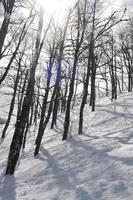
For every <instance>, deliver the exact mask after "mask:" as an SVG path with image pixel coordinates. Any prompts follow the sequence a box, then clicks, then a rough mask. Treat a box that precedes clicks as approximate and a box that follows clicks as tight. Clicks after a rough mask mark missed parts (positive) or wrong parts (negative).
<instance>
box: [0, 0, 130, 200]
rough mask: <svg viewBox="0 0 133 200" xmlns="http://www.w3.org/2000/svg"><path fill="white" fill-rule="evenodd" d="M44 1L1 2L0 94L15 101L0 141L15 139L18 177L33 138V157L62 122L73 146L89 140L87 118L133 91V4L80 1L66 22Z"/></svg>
mask: <svg viewBox="0 0 133 200" xmlns="http://www.w3.org/2000/svg"><path fill="white" fill-rule="evenodd" d="M44 3H47V2H44ZM42 4H43V3H39V1H37V0H1V1H0V24H1V28H0V90H2V89H3V88H7V93H9V95H10V97H11V98H10V101H9V105H8V111H7V114H6V120H5V119H3V117H2V115H1V117H0V131H1V135H0V137H1V139H0V140H1V141H0V144H4V142H5V140H6V139H7V138H8V137H9V138H10V140H9V141H10V143H9V144H8V157H7V159H6V166H5V165H4V167H2V170H3V177H6V176H7V175H8V176H9V175H14V174H15V172H16V167H17V166H18V165H19V162H20V160H21V154H22V152H24V151H25V149H26V148H27V146H28V144H29V143H28V138H29V137H32V136H34V146H33V147H32V156H33V158H34V159H36V158H38V156H39V155H40V152H41V148H42V143H43V144H44V146H45V133H46V132H47V134H49V132H50V131H53V132H54V131H55V132H56V129H57V128H58V127H60V122H59V121H60V117H61V119H62V129H61V131H60V133H58V134H59V136H60V142H61V145H63V144H64V145H65V144H66V143H64V142H67V140H68V141H71V140H73V138H74V137H76V135H78V136H79V137H82V135H84V133H85V129H86V123H87V119H86V112H87V109H89V110H90V112H89V113H88V114H87V116H88V117H89V116H94V113H96V112H97V104H98V102H99V101H102V99H107V100H108V101H109V102H110V104H111V105H112V104H113V103H116V102H117V101H119V96H121V95H123V94H126V93H129V92H130V94H132V90H133V13H132V7H129V6H128V4H127V5H126V4H124V3H123V4H121V5H120V6H119V5H118V6H114V7H113V6H112V4H111V3H110V2H109V1H106V0H77V1H73V4H71V6H69V7H67V9H66V10H65V11H64V12H65V13H64V15H63V18H62V19H61V21H60V20H59V16H58V19H57V18H56V17H54V11H53V13H52V14H51V15H48V14H47V12H46V10H45V6H42ZM57 6H58V5H57ZM3 90H4V89H3ZM113 105H114V104H113ZM123 105H124V104H123ZM101 106H102V104H101ZM103 106H104V101H103ZM1 107H2V105H1ZM105 107H106V105H105ZM75 109H76V117H77V118H76V119H77V120H76V124H75V125H74V126H76V128H77V129H76V134H75V135H73V134H72V133H71V130H70V129H71V122H72V119H73V116H72V115H73V112H74V111H75ZM110 112H111V111H110ZM101 117H102V116H101ZM99 118H100V116H99ZM84 119H85V120H84ZM2 120H4V122H2ZM88 123H90V122H89V121H88ZM88 126H89V124H88ZM10 130H12V131H10ZM31 130H32V131H31ZM10 132H11V133H10ZM9 135H10V136H9ZM31 135H32V136H31ZM95 137H97V136H95ZM94 139H95V138H94ZM51 142H52V137H51ZM49 143H50V142H49ZM79 143H80V141H79ZM77 145H78V144H77ZM0 148H1V147H0ZM64 151H66V150H64ZM79 162H82V161H79ZM44 181H45V180H44ZM3 199H4V198H3ZM5 199H6V198H5ZM13 199H15V198H13ZM18 199H20V198H18ZM23 199H24V198H23ZM43 199H50V198H43ZM53 199H54V198H53ZM55 199H56V198H55ZM57 199H59V198H57ZM68 199H70V198H68ZM73 199H74V198H72V200H73ZM77 199H78V198H77ZM81 199H82V200H88V199H89V197H86V198H85V196H84V198H81ZM90 199H91V198H90ZM95 199H98V197H97V198H95ZM110 199H117V198H110ZM120 199H123V198H120ZM125 199H126V198H125ZM130 199H132V198H129V200H130Z"/></svg>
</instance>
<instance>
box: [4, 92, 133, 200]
mask: <svg viewBox="0 0 133 200" xmlns="http://www.w3.org/2000/svg"><path fill="white" fill-rule="evenodd" d="M78 110H79V107H78V106H77V107H75V108H74V110H73V112H72V121H71V127H70V134H69V138H68V140H67V141H63V142H62V141H61V139H62V133H63V116H62V115H60V116H59V119H58V125H57V127H56V128H55V130H50V128H47V131H46V132H45V135H44V138H43V143H42V146H41V150H40V153H39V155H38V156H37V157H36V158H34V156H33V152H34V147H35V146H34V141H35V130H34V129H33V128H31V130H30V132H29V135H28V141H27V145H26V149H25V150H24V151H22V152H21V156H20V160H19V163H18V165H17V169H16V172H15V175H14V176H6V177H4V176H3V175H4V170H5V167H6V161H7V156H8V151H9V144H10V140H11V135H12V134H13V129H11V131H10V132H9V133H8V135H7V137H6V139H5V140H4V141H1V142H0V181H1V184H0V187H1V189H0V199H2V200H133V94H132V93H129V94H127V93H125V94H123V95H121V96H120V97H119V98H118V101H114V102H110V100H108V99H101V100H99V101H98V102H97V107H96V112H94V113H91V112H90V109H89V107H88V105H86V108H85V115H84V134H83V135H80V136H78V135H77V132H78ZM1 129H2V127H1ZM70 136H71V137H70Z"/></svg>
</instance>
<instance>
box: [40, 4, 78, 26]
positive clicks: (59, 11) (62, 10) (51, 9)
mask: <svg viewBox="0 0 133 200" xmlns="http://www.w3.org/2000/svg"><path fill="white" fill-rule="evenodd" d="M75 2H76V0H38V4H39V5H41V6H43V8H44V11H45V13H46V14H47V16H49V17H51V16H53V17H54V19H55V20H56V21H58V22H59V23H60V22H61V21H62V20H63V19H64V18H65V16H66V13H67V11H68V10H69V9H70V8H71V7H72V6H73V5H74V3H75Z"/></svg>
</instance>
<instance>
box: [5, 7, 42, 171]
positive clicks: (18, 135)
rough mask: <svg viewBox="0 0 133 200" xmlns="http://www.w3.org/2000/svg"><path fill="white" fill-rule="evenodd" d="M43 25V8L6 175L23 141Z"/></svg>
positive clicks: (12, 166) (16, 159) (40, 46)
mask: <svg viewBox="0 0 133 200" xmlns="http://www.w3.org/2000/svg"><path fill="white" fill-rule="evenodd" d="M42 27H43V10H42V9H41V10H40V19H39V29H38V34H37V39H36V47H35V54H34V56H33V62H32V67H31V70H30V77H29V82H28V87H27V91H26V96H25V98H24V101H23V105H22V111H21V113H20V116H19V117H18V119H17V122H16V127H15V132H14V135H13V139H12V142H11V146H10V151H9V156H8V163H7V168H6V175H8V174H9V175H12V174H14V171H15V167H16V164H17V161H18V158H19V154H20V150H21V147H22V143H23V137H24V131H25V128H26V124H27V121H28V118H29V112H30V107H31V103H32V100H33V93H34V85H35V71H36V67H37V64H38V59H39V56H40V51H41V48H42V44H43V41H42V43H41V37H40V34H41V32H42Z"/></svg>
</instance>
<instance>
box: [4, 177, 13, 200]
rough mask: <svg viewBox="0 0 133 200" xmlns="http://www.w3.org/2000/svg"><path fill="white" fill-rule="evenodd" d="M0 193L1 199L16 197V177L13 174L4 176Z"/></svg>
mask: <svg viewBox="0 0 133 200" xmlns="http://www.w3.org/2000/svg"><path fill="white" fill-rule="evenodd" d="M0 193H1V194H0V197H1V200H9V199H10V200H15V199H16V178H15V177H14V176H13V175H12V176H5V177H4V180H3V182H2V185H1V189H0Z"/></svg>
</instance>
